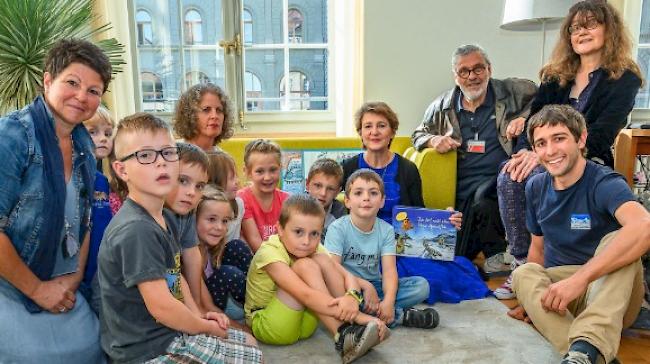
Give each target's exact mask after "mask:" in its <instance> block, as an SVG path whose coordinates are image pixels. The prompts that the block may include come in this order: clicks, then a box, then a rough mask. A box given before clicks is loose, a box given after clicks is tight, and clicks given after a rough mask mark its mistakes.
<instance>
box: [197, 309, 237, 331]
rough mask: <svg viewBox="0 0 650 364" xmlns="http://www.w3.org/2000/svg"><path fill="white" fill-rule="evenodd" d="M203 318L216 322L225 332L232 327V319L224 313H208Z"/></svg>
mask: <svg viewBox="0 0 650 364" xmlns="http://www.w3.org/2000/svg"><path fill="white" fill-rule="evenodd" d="M203 318H204V319H206V320H211V321H215V322H216V323H217V324H218V325H219V327H220V328H221V329H222V330H224V331H227V330H228V327H229V326H230V319H229V318H228V316H226V314H224V313H220V312H206V313H205V315H203Z"/></svg>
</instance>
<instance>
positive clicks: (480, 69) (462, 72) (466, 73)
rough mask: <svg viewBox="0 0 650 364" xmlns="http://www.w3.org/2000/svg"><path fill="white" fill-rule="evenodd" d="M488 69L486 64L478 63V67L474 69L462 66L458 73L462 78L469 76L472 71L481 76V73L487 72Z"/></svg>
mask: <svg viewBox="0 0 650 364" xmlns="http://www.w3.org/2000/svg"><path fill="white" fill-rule="evenodd" d="M486 69H487V67H485V65H482V64H481V65H478V66H476V67H474V68H472V69H469V68H461V69H459V70H458V71H456V74H457V75H458V77H460V78H469V74H470V73H473V74H475V75H476V76H480V75H481V74H483V72H485V70H486Z"/></svg>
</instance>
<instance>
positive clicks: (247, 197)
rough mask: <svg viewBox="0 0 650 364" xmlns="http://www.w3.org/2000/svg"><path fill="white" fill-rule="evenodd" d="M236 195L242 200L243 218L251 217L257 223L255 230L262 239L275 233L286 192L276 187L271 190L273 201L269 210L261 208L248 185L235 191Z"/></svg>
mask: <svg viewBox="0 0 650 364" xmlns="http://www.w3.org/2000/svg"><path fill="white" fill-rule="evenodd" d="M237 197H239V198H241V199H242V200H243V201H244V220H246V219H251V218H252V219H254V220H255V225H257V230H258V231H259V232H260V236H261V237H262V241H264V240H267V239H268V238H269V236H271V235H273V234H276V233H277V229H276V227H275V224H276V223H277V222H278V219H279V218H280V210H281V209H282V203H283V202H284V200H286V199H287V198H288V197H289V194H288V193H286V192H284V191H280V190H278V189H277V188H276V189H275V191H273V203H272V204H271V210H270V211H264V210H262V207H261V206H260V203H259V202H258V201H257V199H256V198H255V195H253V191H252V190H251V188H250V187H245V188H242V189H241V190H239V191H237Z"/></svg>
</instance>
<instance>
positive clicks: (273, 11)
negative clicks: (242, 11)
mask: <svg viewBox="0 0 650 364" xmlns="http://www.w3.org/2000/svg"><path fill="white" fill-rule="evenodd" d="M244 8H246V9H248V10H249V11H250V13H251V15H252V16H253V19H254V21H253V30H252V33H253V39H252V42H250V43H254V44H280V43H282V36H283V34H284V33H283V30H282V25H283V24H282V19H284V18H283V16H282V0H266V1H259V0H257V1H256V0H244ZM245 37H246V35H244V39H245Z"/></svg>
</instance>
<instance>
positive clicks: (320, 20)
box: [288, 0, 327, 44]
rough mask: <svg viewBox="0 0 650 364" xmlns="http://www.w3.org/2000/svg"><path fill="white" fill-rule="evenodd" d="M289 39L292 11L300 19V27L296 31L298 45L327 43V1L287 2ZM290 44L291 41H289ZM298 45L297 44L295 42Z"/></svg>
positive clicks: (305, 0) (300, 0) (299, 0)
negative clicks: (298, 15) (298, 40)
mask: <svg viewBox="0 0 650 364" xmlns="http://www.w3.org/2000/svg"><path fill="white" fill-rule="evenodd" d="M289 4H290V5H289V14H288V15H289V20H288V23H289V29H288V31H289V32H288V33H289V37H291V25H294V26H295V25H296V24H295V22H296V20H298V19H295V18H294V19H295V20H294V22H293V23H292V18H293V17H292V11H294V12H297V13H299V14H300V16H301V17H302V25H301V26H300V27H299V28H297V29H296V36H299V37H300V42H299V43H318V44H320V43H327V0H292V1H290V2H289ZM290 43H291V41H290ZM297 43H298V42H297Z"/></svg>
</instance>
